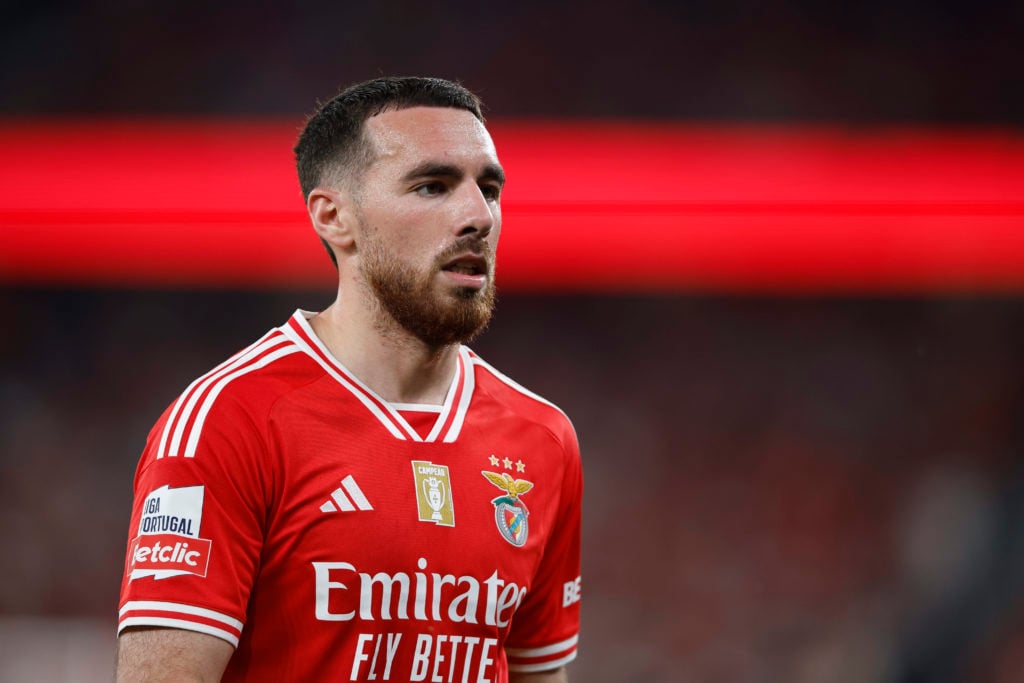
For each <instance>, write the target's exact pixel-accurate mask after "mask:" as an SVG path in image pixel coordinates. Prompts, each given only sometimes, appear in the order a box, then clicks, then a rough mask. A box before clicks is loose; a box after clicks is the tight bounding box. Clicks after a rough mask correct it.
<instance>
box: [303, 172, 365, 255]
mask: <svg viewBox="0 0 1024 683" xmlns="http://www.w3.org/2000/svg"><path fill="white" fill-rule="evenodd" d="M306 210H307V211H309V218H310V220H311V221H312V222H313V229H314V230H316V234H317V235H319V236H320V239H322V240H323V241H324V242H326V243H327V244H329V245H331V248H332V249H334V252H335V256H341V255H342V254H344V252H346V251H349V250H350V249H352V247H353V245H354V244H355V231H354V228H355V215H354V213H353V212H352V201H351V199H350V198H349V197H348V195H347V194H346V193H344V192H339V191H337V190H331V189H328V188H323V187H318V188H316V189H315V190H313V191H312V192H310V193H309V198H308V199H307V200H306Z"/></svg>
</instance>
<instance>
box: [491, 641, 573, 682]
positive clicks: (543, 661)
mask: <svg viewBox="0 0 1024 683" xmlns="http://www.w3.org/2000/svg"><path fill="white" fill-rule="evenodd" d="M578 642H579V634H577V635H574V636H573V637H572V638H567V639H566V640H563V641H561V642H558V643H552V644H551V645H545V646H542V647H523V648H520V647H508V648H505V654H506V655H507V656H508V670H509V671H515V672H518V673H532V672H534V671H547V670H548V669H557V668H559V667H561V666H565V665H566V664H568V663H569V662H571V661H572V660H574V659H576V646H577V644H578Z"/></svg>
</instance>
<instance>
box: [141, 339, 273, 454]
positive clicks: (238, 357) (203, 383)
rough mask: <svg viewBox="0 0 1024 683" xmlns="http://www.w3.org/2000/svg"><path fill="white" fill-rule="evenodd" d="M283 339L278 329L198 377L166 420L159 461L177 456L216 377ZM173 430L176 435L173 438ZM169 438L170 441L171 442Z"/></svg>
mask: <svg viewBox="0 0 1024 683" xmlns="http://www.w3.org/2000/svg"><path fill="white" fill-rule="evenodd" d="M275 337H276V338H277V341H275V339H274V338H275ZM281 339H282V335H280V333H279V332H278V330H276V329H274V330H271V331H270V332H267V334H265V335H263V337H261V338H260V339H259V340H257V341H256V342H255V343H253V344H251V345H249V346H248V347H246V348H244V349H242V350H241V351H239V352H238V353H236V354H235V355H233V356H231V357H230V358H228V359H227V360H226V361H224V362H223V363H221V364H220V365H218V366H216V367H215V368H213V369H212V370H210V371H209V372H207V373H206V374H205V375H202V376H201V377H198V378H197V379H196V380H195V381H194V382H192V383H191V384H189V385H188V387H187V388H186V389H185V391H183V392H182V394H181V396H179V397H178V400H177V401H175V403H174V407H173V408H172V409H171V414H170V415H169V416H168V417H167V423H166V424H165V425H164V430H163V433H162V434H161V436H160V447H159V448H158V449H157V454H156V457H157V459H160V458H162V457H164V456H165V455H168V454H170V455H176V454H177V450H178V446H179V444H180V443H181V434H182V432H183V431H184V428H185V425H186V424H187V423H188V421H189V418H190V417H191V414H192V409H193V408H194V406H195V404H196V401H197V400H198V399H199V396H201V395H202V394H203V392H204V391H206V388H207V387H208V386H209V385H210V383H211V382H213V381H215V380H216V379H217V377H219V376H221V375H222V374H223V373H225V372H229V371H231V370H232V369H234V368H236V367H238V366H239V365H240V364H242V363H244V362H246V360H247V359H249V358H252V357H253V356H257V355H259V354H260V353H262V352H263V351H265V350H266V349H268V348H271V347H272V346H274V345H275V344H278V343H281V342H280V340H281ZM179 418H180V421H179ZM175 427H177V429H175ZM172 430H173V432H174V435H173V437H172ZM168 439H170V441H169V440H168ZM168 451H170V453H168Z"/></svg>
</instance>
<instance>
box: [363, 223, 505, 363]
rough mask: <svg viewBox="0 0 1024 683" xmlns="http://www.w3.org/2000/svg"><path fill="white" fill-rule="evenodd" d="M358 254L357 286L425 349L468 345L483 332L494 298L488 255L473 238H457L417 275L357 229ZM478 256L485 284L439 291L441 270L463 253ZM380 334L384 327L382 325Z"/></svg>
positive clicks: (484, 245)
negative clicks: (362, 286) (364, 288)
mask: <svg viewBox="0 0 1024 683" xmlns="http://www.w3.org/2000/svg"><path fill="white" fill-rule="evenodd" d="M363 228H364V229H363V230H362V232H363V235H364V239H363V245H362V250H361V253H360V262H361V270H362V275H363V278H362V279H363V282H364V283H365V284H366V285H367V286H368V287H369V289H370V291H371V293H372V294H373V295H374V298H375V299H376V301H377V304H378V305H379V307H380V312H381V313H383V314H384V318H385V320H386V319H387V318H390V319H392V320H394V321H395V322H397V323H398V324H399V325H400V326H401V327H402V328H404V329H405V330H406V331H407V332H409V333H410V334H412V335H413V336H414V337H416V338H417V339H419V340H420V341H422V342H423V343H424V344H426V345H427V346H428V347H431V348H440V347H442V346H447V345H449V344H457V343H463V342H468V341H470V340H472V339H473V338H475V337H476V336H477V335H478V334H480V333H481V332H483V330H484V329H485V328H486V327H487V323H488V322H489V321H490V319H491V313H492V312H493V310H494V302H495V300H496V298H497V296H496V293H495V287H494V252H493V250H492V249H491V247H490V245H489V244H488V243H487V242H486V241H484V240H482V239H480V238H478V237H474V236H471V235H469V236H463V237H460V238H459V239H458V240H457V241H456V242H455V243H454V244H452V246H451V247H449V248H448V249H445V250H444V251H443V252H442V253H440V254H438V255H437V257H436V258H435V259H434V262H433V264H432V265H431V267H430V268H428V269H426V270H425V271H420V272H417V271H416V270H415V268H414V267H413V266H411V265H409V264H408V263H404V262H402V261H400V260H399V259H398V258H397V257H395V256H394V255H393V254H391V253H389V252H388V251H387V250H386V249H385V247H384V246H383V245H382V244H381V240H380V239H379V238H378V236H377V234H376V231H374V230H368V229H367V228H368V226H366V225H365V224H364V226H363ZM467 251H469V252H472V253H474V254H476V255H479V256H483V257H484V258H485V259H486V260H487V264H488V268H487V270H488V273H487V275H488V277H487V284H486V286H485V287H484V288H483V289H480V290H477V289H474V288H472V287H456V288H449V287H439V286H438V284H437V282H436V277H437V274H438V273H439V272H441V267H442V265H444V264H445V263H447V262H449V261H450V260H451V259H453V258H455V257H456V256H458V255H460V254H464V253H465V252H467ZM383 327H384V328H385V329H386V327H387V325H386V323H385V324H384V325H383Z"/></svg>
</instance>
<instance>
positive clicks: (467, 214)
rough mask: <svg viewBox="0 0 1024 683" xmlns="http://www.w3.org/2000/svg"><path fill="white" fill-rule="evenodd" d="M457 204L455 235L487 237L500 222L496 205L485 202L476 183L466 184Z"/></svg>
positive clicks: (481, 191)
mask: <svg viewBox="0 0 1024 683" xmlns="http://www.w3.org/2000/svg"><path fill="white" fill-rule="evenodd" d="M459 199H460V201H459V202H458V209H459V215H458V216H457V217H456V223H455V224H456V225H457V226H458V230H457V235H458V236H459V237H462V236H463V235H476V236H477V237H479V238H480V239H483V238H485V237H487V236H488V235H489V234H490V233H491V230H493V229H494V227H495V225H496V224H497V222H498V221H499V220H500V218H499V215H500V213H499V212H500V210H501V209H500V208H499V206H498V203H497V202H496V201H495V202H491V201H488V200H487V197H485V196H484V193H483V190H481V189H480V187H479V186H477V185H476V183H466V184H465V185H464V187H463V191H462V192H461V193H460V197H459Z"/></svg>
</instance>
